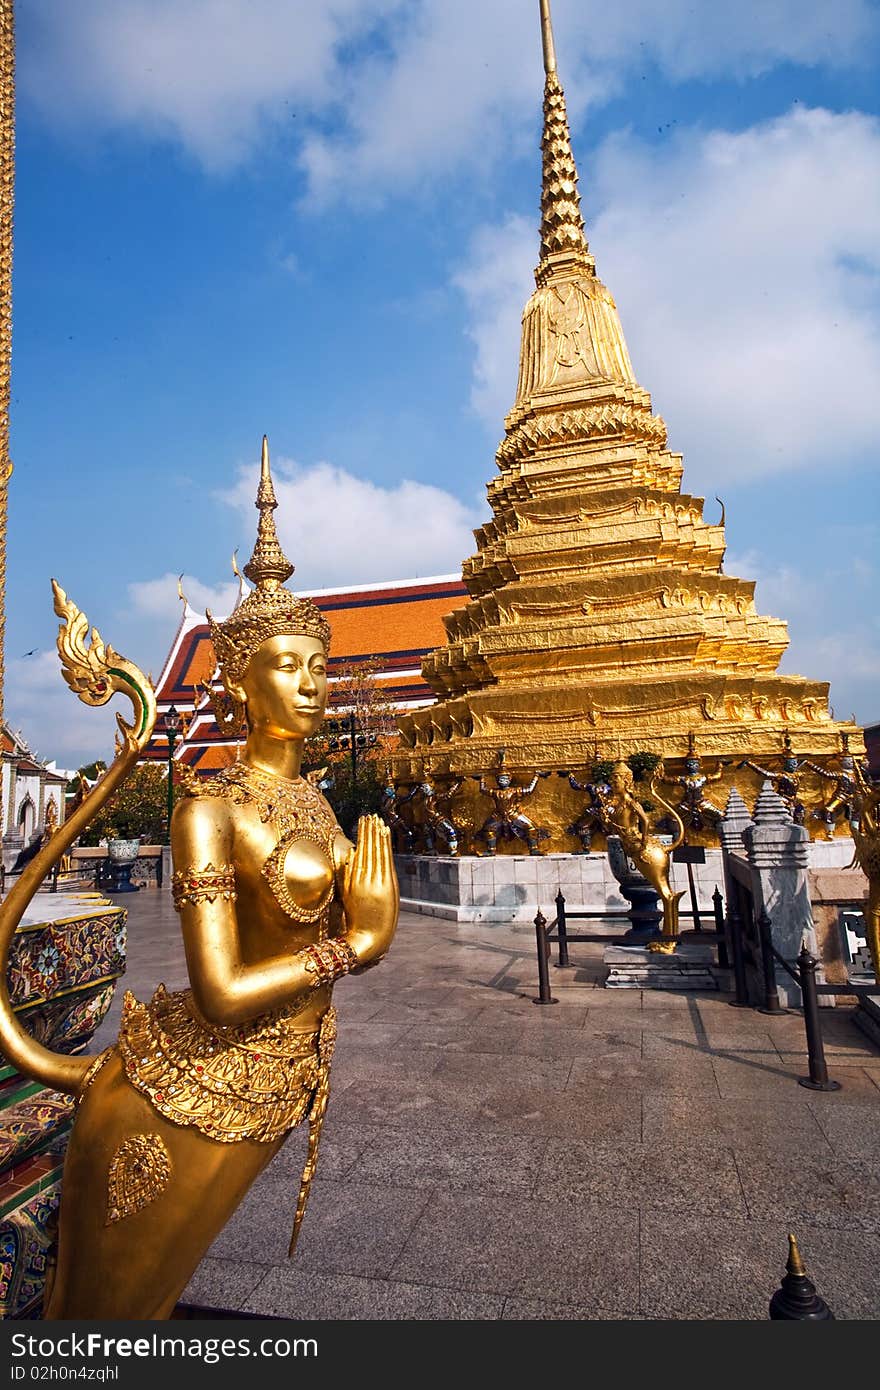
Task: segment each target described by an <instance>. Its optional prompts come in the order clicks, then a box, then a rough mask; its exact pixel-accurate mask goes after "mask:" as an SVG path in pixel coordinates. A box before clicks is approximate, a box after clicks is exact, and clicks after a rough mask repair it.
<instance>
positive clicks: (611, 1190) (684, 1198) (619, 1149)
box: [538, 1139, 748, 1217]
mask: <svg viewBox="0 0 880 1390" xmlns="http://www.w3.org/2000/svg"><path fill="white" fill-rule="evenodd" d="M538 1179H539V1185H540V1187H541V1188H542V1189H543V1190H544V1191H546V1192H553V1193H554V1195H555V1196H557V1197H559V1198H562V1199H564V1200H572V1199H576V1200H578V1201H581V1202H592V1203H596V1204H597V1205H601V1206H606V1207H609V1208H611V1207H615V1206H616V1207H618V1208H620V1207H628V1206H636V1207H638V1208H639V1209H640V1210H644V1209H651V1208H654V1207H660V1208H662V1209H663V1210H665V1211H668V1212H672V1211H680V1212H701V1213H706V1214H711V1213H716V1214H718V1215H719V1216H722V1215H728V1216H729V1215H739V1216H743V1217H744V1216H746V1215H747V1214H748V1213H747V1210H746V1206H745V1201H744V1199H743V1191H742V1186H741V1183H740V1179H739V1173H738V1171H737V1166H736V1163H735V1161H734V1156H733V1152H732V1150H731V1149H730V1148H723V1147H721V1146H719V1145H717V1144H709V1145H706V1144H700V1143H698V1142H696V1141H695V1142H693V1143H691V1144H689V1145H683V1144H680V1145H672V1144H665V1145H659V1146H658V1145H654V1144H650V1143H642V1144H619V1143H616V1144H609V1143H583V1142H578V1141H571V1140H565V1141H562V1140H558V1139H551V1140H550V1141H549V1143H548V1145H547V1149H546V1152H545V1154H544V1159H543V1162H542V1165H541V1169H540V1172H539V1174H538Z"/></svg>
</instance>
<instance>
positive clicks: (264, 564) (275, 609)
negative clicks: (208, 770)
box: [206, 435, 330, 688]
mask: <svg viewBox="0 0 880 1390" xmlns="http://www.w3.org/2000/svg"><path fill="white" fill-rule="evenodd" d="M277 506H278V503H277V501H276V498H275V489H274V487H273V486H272V475H271V473H270V471H269V444H268V440H267V439H266V437H265V435H264V436H263V457H262V464H261V471H260V486H259V488H258V490H257V501H256V507H257V510H258V511H259V513H260V520H259V525H258V527H257V541H256V544H255V546H254V553H253V555H252V556H251V558H250V560H249V561H248V563H247V564H246V565H245V567H244V573H245V575H246V576H247V577H248V579H250V580H252V581H253V584H254V588H253V589H252V590H251V592H250V593H249V594H248V595H247V597H246V598H245V599H243V600H242V601H241V602H239V603H238V605H237V606H236V608H235V609H234V610H233V612H232V613H231V614H230V615H229V617H228V618H226V619H225V621H223V622H217V621H215V619H214V617H213V616H212V614H211V613H210V612H208V613H207V615H206V616H207V619H208V626H209V628H210V631H211V640H212V642H213V644H214V654H215V655H216V657H217V664H218V666H219V668H220V679H221V680H222V682H223V684H224V685H225V686H226V687H227V688H228V686H229V684H230V682H231V683H232V684H235V685H237V684H239V683H240V682H241V679H242V677H243V676H244V673H245V671H246V670H247V664H248V662H249V661H250V659H251V657H252V656H253V654H254V652H255V651H256V650H257V648H258V647H259V646H260V643H261V642H265V641H266V639H267V638H269V637H280V636H282V635H284V634H292V635H294V636H297V637H315V638H317V640H318V641H319V642H323V644H324V648H325V650H326V651H329V650H330V624H329V623H328V622H327V619H326V618H325V617H324V615H323V613H322V612H321V610H320V609H319V608H318V607H317V606H316V605H315V604H314V603H312V602H311V600H310V599H305V598H298V597H297V595H296V594H294V593H291V591H290V589H286V588H285V587H284V581H285V580H286V579H289V578H290V576H291V575H292V574H293V565H292V564H291V563H290V561H289V560H288V559H287V556H286V555H285V554H284V551H283V550H282V549H281V546H280V544H279V541H278V536H277V533H276V531H275V520H274V518H273V516H272V513H273V511H274V510H275V508H276V507H277Z"/></svg>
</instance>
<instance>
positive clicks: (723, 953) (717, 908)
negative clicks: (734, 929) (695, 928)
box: [712, 883, 730, 970]
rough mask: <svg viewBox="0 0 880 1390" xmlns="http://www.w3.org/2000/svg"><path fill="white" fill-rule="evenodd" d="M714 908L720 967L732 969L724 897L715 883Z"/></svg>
mask: <svg viewBox="0 0 880 1390" xmlns="http://www.w3.org/2000/svg"><path fill="white" fill-rule="evenodd" d="M712 910H713V911H714V913H715V930H716V932H717V933H718V967H719V969H721V970H729V969H730V961H729V960H728V958H727V935H726V933H725V931H724V899H723V898H722V896H721V894H720V892H719V891H718V885H717V883H716V885H715V892H714V893H713V894H712Z"/></svg>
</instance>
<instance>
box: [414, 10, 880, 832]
mask: <svg viewBox="0 0 880 1390" xmlns="http://www.w3.org/2000/svg"><path fill="white" fill-rule="evenodd" d="M540 15H541V31H542V39H543V49H544V69H545V74H546V81H545V90H544V133H543V140H542V198H541V229H540V233H541V253H540V261H539V264H538V268H537V270H536V272H535V280H536V288H535V292H534V294H533V295H532V297H531V299H530V300H529V301H528V303H527V305H526V307H525V311H524V314H523V324H522V344H521V351H520V370H519V381H518V385H517V392H516V400H515V403H514V407H513V409H512V410H511V412H510V413H509V415H508V416H507V419H506V420H505V437H504V439H503V441H502V443H501V445H500V447H499V449H498V453H497V456H496V461H497V464H498V473H497V475H496V476H495V478H494V479H493V480H492V482H490V484H489V486H488V496H489V503H490V506H491V508H492V519H491V520H490V521H488V522H486V523H485V524H484V525H483V526H481V527H479V528H478V529H477V531H476V532H475V533H474V534H475V538H476V542H477V549H476V553H475V554H474V555H472V556H471V557H470V558H469V559H467V560H465V562H464V564H463V566H462V577H463V579H464V581H465V583H466V585H467V588H468V591H469V593H470V601H469V602H468V603H467V604H466V605H465V606H464V607H463V608H461V609H458V610H457V611H456V612H454V613H452V614H450V615H449V617H448V618H447V619H446V620H445V624H446V631H447V643H446V645H445V646H444V647H439V648H438V649H437V650H436V651H434V652H432V653H431V654H430V655H429V656H428V657H427V658H426V659H425V661H424V663H423V666H422V672H423V675H424V677H425V679H426V680H427V681H428V682H429V684H430V685H431V686H432V688H433V689H434V691H435V692H436V694H437V697H438V701H437V703H436V704H435V705H433V706H430V707H428V708H425V709H422V710H419V711H417V712H414V713H413V714H410V715H407V716H405V717H404V718H403V719H402V720H401V721H400V727H401V736H402V741H403V748H402V750H401V753H400V755H399V758H398V765H397V769H396V770H397V773H398V776H401V777H402V778H403V779H404V780H406V778H407V777H408V776H415V775H417V771H418V768H420V767H421V766H422V764H424V767H425V769H426V772H427V773H428V774H430V775H433V776H437V775H438V774H439V775H443V774H445V773H447V772H448V773H454V774H456V775H462V774H471V773H481V772H487V771H489V770H490V769H491V768H493V767H494V766H495V764H496V762H497V755H498V749H499V747H506V748H507V755H508V765H509V767H510V769H511V771H512V772H513V773H514V774H515V775H517V776H521V775H523V774H528V775H529V776H530V775H531V772H532V771H533V770H535V769H541V770H551V769H553V768H557V769H559V768H575V767H583V766H584V764H587V765H589V763H590V760H591V759H592V757H593V749H594V747H595V745H596V742H597V741H598V742H599V743H600V744H601V747H602V749H603V750H604V755H605V756H606V757H607V756H610V753H611V752H612V751H613V752H615V754H616V756H617V757H618V758H621V757H622V758H624V759H625V758H626V757H627V756H628V755H629V754H630V753H633V752H636V751H645V752H654V753H657V754H660V755H661V756H662V757H663V759H664V762H665V764H666V766H667V768H669V769H671V770H672V771H673V772H674V773H675V774H676V775H677V774H678V773H679V772H680V771H683V764H684V759H685V757H686V756H687V752H688V734H689V731H690V730H696V733H695V737H696V739H697V741H698V744H699V747H700V752H701V756H702V757H704V758H708V759H712V758H717V759H721V760H722V762H723V765H724V766H726V768H728V769H735V768H736V764H737V763H738V762H739V761H740V760H742V759H744V758H752V759H753V760H755V759H756V760H758V761H760V759H762V758H763V759H767V758H774V757H777V756H778V754H779V750H780V748H781V747H782V746H783V742H784V738H785V737H788V738H789V739H790V744H789V745H787V746H791V747H793V749H794V754H795V755H796V756H798V757H803V756H804V755H805V754H808V755H809V756H810V757H813V758H815V757H821V756H828V755H833V754H834V753H835V752H836V751H837V748H838V746H839V742H840V738H841V734H842V733H844V732H847V731H849V732H851V733H852V734H853V736H854V739H857V740H858V748H857V750H856V751H861V747H862V740H861V737H860V736H859V732H858V730H856V729H855V726H854V725H852V724H850V725H848V730H846V729H843V728H842V727H841V725H839V724H838V723H836V722H835V721H834V720H833V718H832V716H831V715H830V712H829V709H828V686H827V684H826V683H824V682H820V681H814V680H809V679H805V678H804V677H803V676H792V675H780V674H779V672H778V666H779V661H780V658H781V657H782V655H783V653H784V651H785V649H786V647H787V645H788V633H787V629H786V625H785V623H784V622H782V621H781V620H780V619H778V618H770V617H764V616H762V615H761V614H760V613H758V611H757V610H756V607H755V601H754V591H755V585H754V583H753V582H752V581H749V580H745V579H739V578H737V577H736V576H734V575H729V574H726V573H724V571H723V568H722V561H723V558H724V553H725V545H726V542H725V532H724V516H723V509H722V517H721V520H720V521H718V522H710V521H707V520H706V518H705V517H704V515H703V506H704V502H703V498H701V497H693V496H690V495H689V494H687V493H683V492H682V490H681V484H682V473H683V468H682V459H681V456H680V455H679V454H675V453H672V452H671V451H670V450H669V449H668V448H667V446H666V426H665V424H664V422H663V420H662V419H660V417H659V416H656V415H654V414H653V413H652V409H651V398H650V396H649V395H648V393H647V391H645V390H644V389H643V388H642V387H641V386H640V385H639V384H638V382H637V380H636V378H635V375H634V373H633V369H632V364H631V363H630V359H629V353H628V352H627V347H626V342H625V339H624V336H623V329H622V328H621V324H620V319H619V317H618V313H617V308H616V306H615V304H614V300H613V299H612V297H611V294H610V293H609V291H608V290H607V289H606V287H605V286H604V285H603V284H602V282H601V281H600V280H599V278H598V276H597V275H596V271H595V266H594V262H593V258H592V256H591V255H590V252H589V249H588V245H587V238H586V234H585V231H584V223H583V218H582V215H581V208H580V201H579V197H578V177H577V168H576V165H575V160H574V155H573V153H572V147H571V137H570V132H569V127H568V120H567V116H566V109H565V98H564V96H563V93H562V87H561V85H560V82H559V77H558V73H557V68H556V47H555V43H554V37H553V29H552V24H551V18H550V5H549V0H540ZM681 365H682V370H683V371H685V370H687V364H686V363H682V364H681ZM733 775H734V773H733V771H730V770H728V771H725V773H724V778H725V781H726V783H727V784H728V785H729V784H730V783H731V782H732V780H733ZM739 775H740V777H741V778H742V788H741V791H742V792H743V793H744V794H745V796H746V798H747V799H751V800H753V799H754V795H755V794H757V789H756V788H755V787H753V786H752V785H751V783H750V782H748V781H747V780H746V774H745V773H742V772H741V773H740V774H739ZM749 776H751V774H749ZM724 792H725V789H724V788H723V787H720V788H719V789H718V791H717V792H716V800H718V801H719V802H720V804H722V805H723V803H724ZM462 795H464V794H463V793H462ZM576 809H577V808H576V807H575V806H574V805H573V804H572V793H571V789H570V788H569V786H568V783H567V781H562V780H561V779H557V778H552V779H550V780H548V781H545V782H543V784H542V787H541V790H540V793H536V799H535V812H534V813H535V816H536V818H537V821H539V822H541V823H543V824H544V825H546V826H548V827H550V828H551V830H552V840H551V843H550V845H549V846H548V848H550V849H558V850H566V849H571V848H572V837H571V836H570V835H568V834H567V832H566V829H565V827H566V826H569V825H570V824H571V823H572V821H573V820H574V819H575V815H576ZM478 816H481V812H480V810H479V808H475V810H474V819H475V822H476V823H479V821H478V820H477V817H478ZM816 824H817V825H818V822H816Z"/></svg>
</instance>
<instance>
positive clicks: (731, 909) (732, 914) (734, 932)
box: [727, 893, 749, 1009]
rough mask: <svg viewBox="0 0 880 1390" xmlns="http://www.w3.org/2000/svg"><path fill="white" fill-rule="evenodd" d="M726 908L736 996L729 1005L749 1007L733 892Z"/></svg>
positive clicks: (739, 924) (739, 927)
mask: <svg viewBox="0 0 880 1390" xmlns="http://www.w3.org/2000/svg"><path fill="white" fill-rule="evenodd" d="M727 908H728V912H727V920H728V925H729V927H730V944H731V947H732V949H733V982H734V987H735V989H736V998H735V999H731V1001H730V1007H731V1008H732V1009H747V1008H748V1007H749V991H748V987H747V985H746V965H745V961H744V960H743V944H742V934H741V923H740V918H739V913H738V912H737V908H736V894H735V893H734V894H733V895H732V896H731V899H730V901H729V902H728V904H727Z"/></svg>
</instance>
